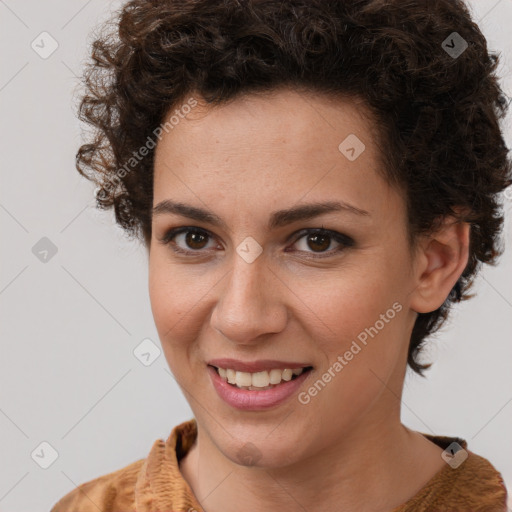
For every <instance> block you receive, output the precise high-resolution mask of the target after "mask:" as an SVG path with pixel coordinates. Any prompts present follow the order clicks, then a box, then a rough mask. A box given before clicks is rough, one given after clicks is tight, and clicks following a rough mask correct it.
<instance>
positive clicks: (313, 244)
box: [307, 233, 331, 252]
mask: <svg viewBox="0 0 512 512" xmlns="http://www.w3.org/2000/svg"><path fill="white" fill-rule="evenodd" d="M307 243H308V246H309V247H310V248H311V249H314V250H315V251H316V250H319V251H321V252H323V251H325V250H327V249H328V248H329V246H330V245H331V237H330V236H328V235H319V234H316V233H315V234H312V235H309V236H308V237H307Z"/></svg>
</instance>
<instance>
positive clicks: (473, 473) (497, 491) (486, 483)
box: [446, 452, 507, 512]
mask: <svg viewBox="0 0 512 512" xmlns="http://www.w3.org/2000/svg"><path fill="white" fill-rule="evenodd" d="M448 469H449V470H450V471H447V472H446V474H447V476H446V482H447V484H449V485H450V489H449V494H450V496H451V497H452V499H457V500H460V501H461V502H462V503H464V502H465V501H467V503H468V506H470V505H471V506H473V507H475V508H474V510H475V511H479V510H482V511H489V512H491V511H493V512H494V511H496V512H505V511H506V510H507V505H506V502H507V490H506V488H505V483H504V481H503V477H502V476H501V474H500V473H499V472H498V471H497V470H496V468H495V467H494V466H493V465H492V464H491V463H490V462H489V461H488V460H487V459H486V458H484V457H481V456H480V455H477V454H476V453H473V452H468V458H467V460H466V461H465V463H463V464H462V465H461V466H460V468H457V469H455V470H453V469H452V468H447V470H448ZM458 469H460V471H458ZM446 491H447V493H448V489H447V490H446Z"/></svg>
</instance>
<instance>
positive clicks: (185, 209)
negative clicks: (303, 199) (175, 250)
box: [152, 199, 370, 231]
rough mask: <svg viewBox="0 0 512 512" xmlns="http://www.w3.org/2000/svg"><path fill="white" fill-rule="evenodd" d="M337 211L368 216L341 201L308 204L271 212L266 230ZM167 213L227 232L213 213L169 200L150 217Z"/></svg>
mask: <svg viewBox="0 0 512 512" xmlns="http://www.w3.org/2000/svg"><path fill="white" fill-rule="evenodd" d="M338 211H343V212H346V213H351V214H354V215H359V216H370V213H369V212H367V211H366V210H362V209H360V208H356V207H355V206H352V205H350V204H348V203H345V202H343V201H327V202H323V203H322V202H320V203H310V204H305V205H300V206H295V207H293V208H290V209H287V210H277V211H275V212H273V213H272V214H271V216H270V220H269V222H268V229H269V230H272V229H276V228H279V227H282V226H286V225H288V224H292V223H294V222H298V221H303V220H308V219H313V218H315V217H318V216H319V215H323V214H325V213H330V212H338ZM168 213H173V214H177V215H181V216H182V217H188V218H190V219H194V220H197V221H200V222H205V223H208V224H211V225H213V226H217V227H222V228H224V229H226V230H228V229H227V226H226V223H225V222H224V221H223V220H222V219H221V218H220V217H219V216H218V215H216V214H214V213H213V212H210V211H208V210H205V209H203V208H198V207H196V206H192V205H188V204H184V203H180V202H174V201H171V200H170V199H165V200H164V201H161V202H160V203H158V204H157V205H156V206H155V207H154V208H153V210H152V217H155V216H157V215H164V214H168ZM228 231H229V230H228Z"/></svg>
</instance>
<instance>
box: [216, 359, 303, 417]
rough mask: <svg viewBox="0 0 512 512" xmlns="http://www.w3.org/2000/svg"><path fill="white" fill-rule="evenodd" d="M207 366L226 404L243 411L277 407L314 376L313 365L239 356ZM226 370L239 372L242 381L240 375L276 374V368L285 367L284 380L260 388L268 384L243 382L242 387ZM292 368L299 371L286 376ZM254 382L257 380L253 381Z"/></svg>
mask: <svg viewBox="0 0 512 512" xmlns="http://www.w3.org/2000/svg"><path fill="white" fill-rule="evenodd" d="M207 369H208V374H209V376H210V379H211V382H212V384H213V387H214V388H215V390H216V392H217V394H218V396H219V397H220V398H221V399H222V400H223V401H224V402H225V403H226V404H228V405H230V406H231V407H233V408H235V409H239V410H245V411H262V410H265V409H269V408H274V407H277V406H279V405H281V404H282V403H284V402H286V401H288V400H289V399H290V398H291V397H292V396H293V395H295V394H296V393H298V391H299V389H300V388H301V387H302V385H303V384H304V382H305V380H306V379H308V378H309V377H310V375H311V373H312V372H311V370H313V367H312V366H311V365H307V364H304V363H296V362H292V361H277V360H268V359H266V360H259V361H252V362H245V361H239V360H236V359H214V360H211V361H210V362H209V363H208V366H207ZM219 369H223V371H222V372H220V370H219ZM226 369H229V370H230V371H231V373H232V374H233V373H236V381H238V380H239V377H243V378H245V377H248V376H249V374H252V375H254V374H261V373H263V374H266V373H267V372H270V373H273V372H276V371H277V372H278V373H279V372H280V371H281V370H283V371H282V374H283V379H284V380H281V381H280V383H279V384H277V385H270V386H264V387H259V386H263V384H264V383H262V382H258V383H257V386H249V387H244V386H243V385H242V387H239V386H238V385H237V384H231V383H229V382H228V381H227V380H226V378H225V377H223V376H221V375H220V373H222V374H223V373H224V371H226ZM292 369H293V370H295V371H296V373H294V374H293V376H291V375H287V377H286V378H284V376H285V374H286V373H290V374H291V373H292ZM239 374H245V375H239ZM260 377H261V375H260ZM267 378H268V376H267ZM228 379H229V377H228ZM242 384H243V383H242ZM253 384H256V383H254V382H253Z"/></svg>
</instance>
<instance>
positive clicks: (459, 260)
mask: <svg viewBox="0 0 512 512" xmlns="http://www.w3.org/2000/svg"><path fill="white" fill-rule="evenodd" d="M469 235H470V225H469V224H468V223H467V222H461V221H458V220H457V219H455V218H454V217H451V216H450V217H446V218H445V219H444V220H443V222H442V223H441V226H440V227H439V228H438V229H436V231H435V232H434V233H432V234H430V235H428V236H425V237H423V238H420V241H419V243H418V247H417V252H416V255H415V265H414V275H415V284H416V287H415V288H414V290H413V292H412V293H411V309H413V310H414V311H416V312H417V313H430V312H431V311H435V310H436V309H438V308H439V307H440V306H441V305H442V304H443V302H444V301H445V300H446V298H447V297H448V295H449V294H450V291H451V290H452V288H453V287H454V286H455V283H456V282H457V280H458V279H459V277H460V276H461V274H462V272H463V271H464V269H465V268H466V265H467V263H468V257H469Z"/></svg>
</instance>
